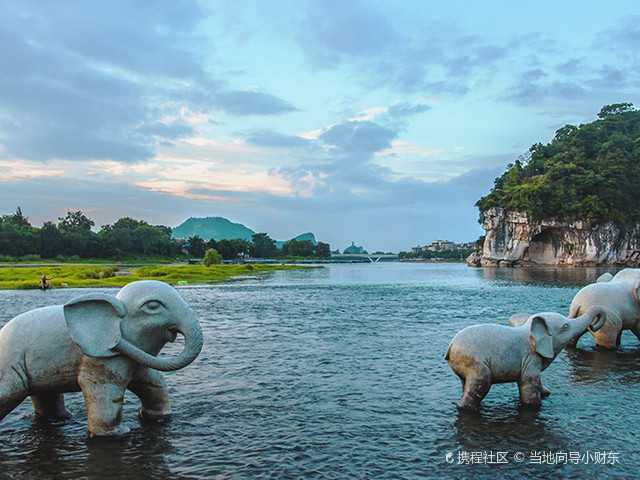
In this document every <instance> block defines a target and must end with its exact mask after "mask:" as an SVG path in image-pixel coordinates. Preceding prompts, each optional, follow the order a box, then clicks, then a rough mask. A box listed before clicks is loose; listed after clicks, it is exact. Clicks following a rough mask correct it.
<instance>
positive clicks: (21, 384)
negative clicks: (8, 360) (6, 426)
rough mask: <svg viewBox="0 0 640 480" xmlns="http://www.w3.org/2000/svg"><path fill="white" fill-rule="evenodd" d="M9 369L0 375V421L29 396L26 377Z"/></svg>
mask: <svg viewBox="0 0 640 480" xmlns="http://www.w3.org/2000/svg"><path fill="white" fill-rule="evenodd" d="M18 372H19V370H18V369H16V368H13V367H11V368H10V372H9V373H7V372H2V373H0V420H2V419H3V418H4V417H6V416H7V415H8V414H10V413H11V412H12V411H13V410H14V409H15V408H16V407H17V406H18V405H20V404H21V403H22V402H23V401H24V399H25V398H27V396H28V395H29V389H28V386H27V381H26V376H24V375H23V374H20V373H18Z"/></svg>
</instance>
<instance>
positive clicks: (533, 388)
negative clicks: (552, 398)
mask: <svg viewBox="0 0 640 480" xmlns="http://www.w3.org/2000/svg"><path fill="white" fill-rule="evenodd" d="M543 388H544V387H543V386H542V382H541V381H540V377H539V376H527V377H523V378H521V379H520V381H519V382H518V389H519V390H520V403H522V404H523V405H527V406H531V407H537V406H539V405H540V402H541V400H542V397H543V396H544V394H543Z"/></svg>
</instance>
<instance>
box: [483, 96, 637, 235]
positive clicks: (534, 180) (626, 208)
mask: <svg viewBox="0 0 640 480" xmlns="http://www.w3.org/2000/svg"><path fill="white" fill-rule="evenodd" d="M639 187H640V111H639V110H638V109H636V108H635V107H634V106H633V105H632V104H630V103H618V104H613V105H606V106H604V107H603V108H602V110H601V111H600V113H599V114H598V118H597V119H596V120H595V121H593V122H591V123H586V124H583V125H580V126H577V127H576V126H574V125H565V126H564V127H562V128H560V129H559V130H557V131H556V134H555V137H554V138H553V140H552V141H551V142H549V143H547V144H546V145H545V144H541V143H536V144H534V145H532V146H531V148H530V149H529V152H528V154H527V155H526V156H524V157H521V158H519V159H518V160H516V161H515V162H514V163H513V164H510V165H508V166H507V170H506V171H505V172H504V173H503V174H502V175H501V176H500V177H498V178H496V180H495V184H494V186H493V188H492V189H491V191H490V192H489V194H488V195H486V196H484V197H482V198H481V199H480V200H478V202H477V203H476V206H477V207H478V208H479V210H480V221H482V215H483V212H485V211H486V210H487V209H489V208H491V207H502V208H505V209H508V210H518V211H523V212H526V213H527V214H529V215H530V216H531V218H533V219H536V220H540V219H546V218H556V219H560V220H565V221H573V220H588V221H592V222H594V223H600V222H608V221H613V222H615V223H617V224H620V225H629V224H635V223H639V222H640V208H638V200H637V197H636V195H637V192H638V188H639Z"/></svg>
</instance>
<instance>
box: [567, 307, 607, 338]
mask: <svg viewBox="0 0 640 480" xmlns="http://www.w3.org/2000/svg"><path fill="white" fill-rule="evenodd" d="M606 318H607V314H606V311H605V309H604V308H603V307H601V306H600V305H593V306H591V307H589V308H588V309H587V311H586V312H585V313H583V314H582V315H580V316H579V317H578V318H576V319H575V320H574V321H573V322H571V323H572V324H577V326H578V328H577V329H576V338H580V337H581V336H582V334H583V333H584V332H585V331H587V330H589V331H590V332H591V333H596V332H597V331H598V330H600V329H601V328H602V327H603V326H604V323H605V320H606Z"/></svg>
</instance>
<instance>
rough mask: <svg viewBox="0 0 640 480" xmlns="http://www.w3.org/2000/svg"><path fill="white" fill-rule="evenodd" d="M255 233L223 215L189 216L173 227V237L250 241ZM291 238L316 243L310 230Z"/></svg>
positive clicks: (279, 245)
mask: <svg viewBox="0 0 640 480" xmlns="http://www.w3.org/2000/svg"><path fill="white" fill-rule="evenodd" d="M254 233H256V232H255V231H253V230H251V229H250V228H249V227H247V226H245V225H242V224H241V223H233V222H231V221H229V220H228V219H226V218H224V217H206V218H193V217H191V218H189V219H187V220H185V221H184V222H183V223H181V224H180V225H178V226H177V227H175V228H173V230H172V235H173V238H184V239H186V238H189V237H193V236H194V235H197V236H199V237H200V238H203V239H205V240H211V239H214V240H235V239H238V238H239V239H241V240H247V241H249V242H250V241H251V236H252V235H253V234H254ZM292 240H298V241H305V240H306V241H309V242H311V243H313V244H314V245H317V243H318V242H317V240H316V236H315V235H314V234H313V233H311V232H306V233H301V234H300V235H298V236H297V237H293V238H292ZM284 243H285V240H276V246H277V247H278V248H282V246H283V245H284Z"/></svg>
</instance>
